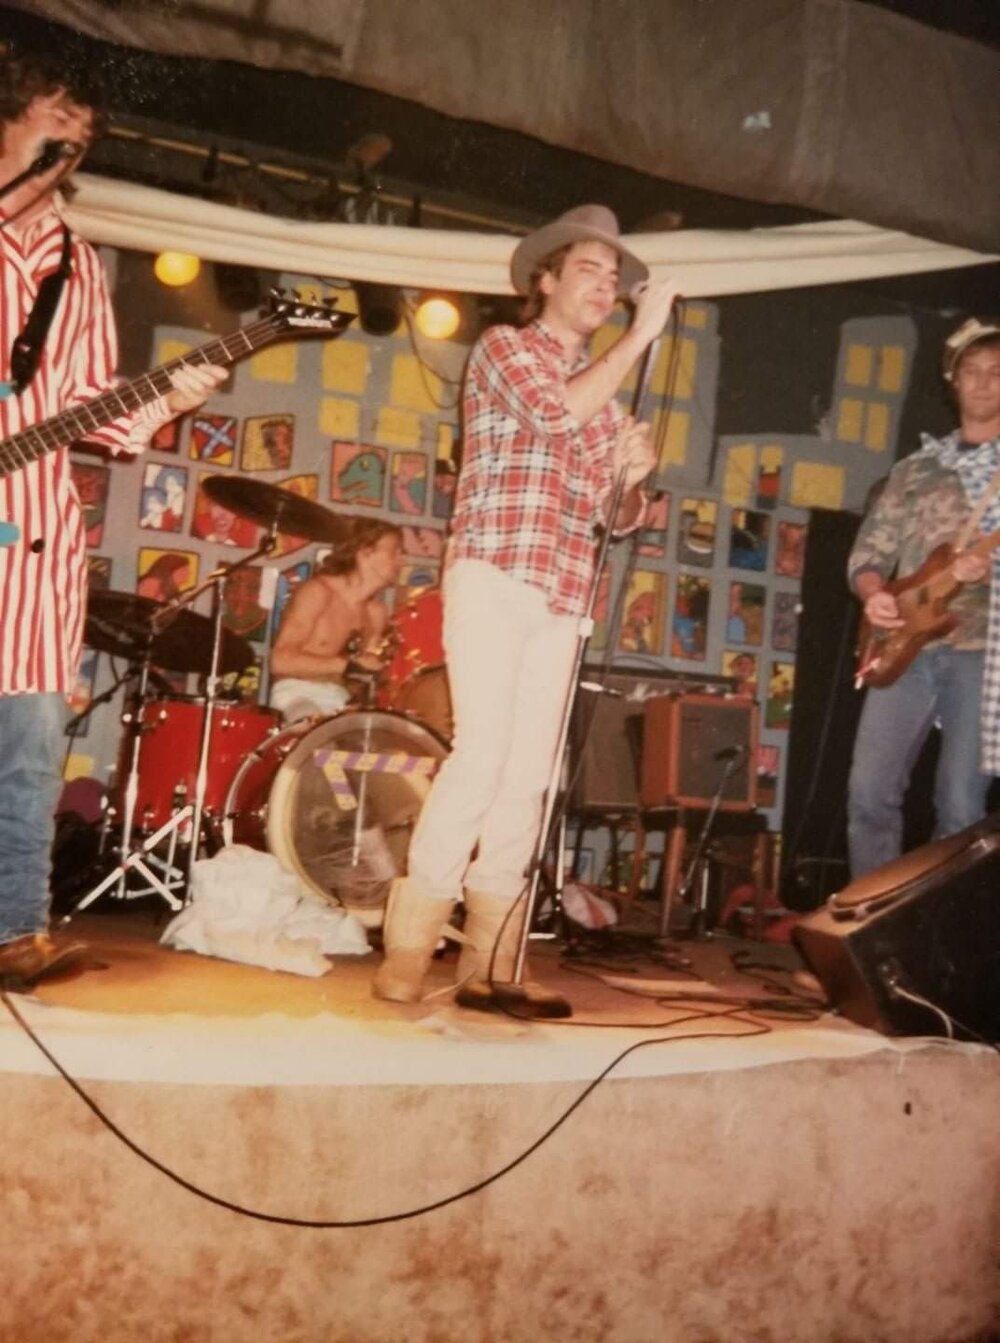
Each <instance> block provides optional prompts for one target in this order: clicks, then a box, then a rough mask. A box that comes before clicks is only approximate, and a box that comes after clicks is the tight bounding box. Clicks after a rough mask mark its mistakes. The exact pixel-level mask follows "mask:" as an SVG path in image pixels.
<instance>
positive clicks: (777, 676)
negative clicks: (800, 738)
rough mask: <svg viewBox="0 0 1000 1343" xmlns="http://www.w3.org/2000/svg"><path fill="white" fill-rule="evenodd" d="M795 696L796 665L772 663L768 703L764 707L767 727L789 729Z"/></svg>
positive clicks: (791, 663) (768, 686) (792, 663)
mask: <svg viewBox="0 0 1000 1343" xmlns="http://www.w3.org/2000/svg"><path fill="white" fill-rule="evenodd" d="M794 696H795V663H794V662H772V663H771V675H770V678H769V679H768V683H767V701H766V703H765V705H764V724H765V726H766V727H774V728H788V727H790V726H791V723H792V702H793V699H794Z"/></svg>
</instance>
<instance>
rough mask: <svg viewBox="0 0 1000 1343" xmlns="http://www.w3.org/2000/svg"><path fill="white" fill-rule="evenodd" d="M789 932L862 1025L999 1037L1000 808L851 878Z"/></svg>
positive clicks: (894, 1031)
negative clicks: (951, 833)
mask: <svg viewBox="0 0 1000 1343" xmlns="http://www.w3.org/2000/svg"><path fill="white" fill-rule="evenodd" d="M794 940H795V943H796V945H797V947H798V949H799V951H800V952H801V953H802V956H803V959H804V960H805V962H806V964H807V965H808V966H809V968H810V969H811V970H812V971H813V973H814V974H815V975H816V976H817V978H818V979H819V980H820V982H821V983H822V985H823V987H824V988H825V990H826V993H827V997H828V999H829V1001H830V1003H831V1005H832V1006H833V1007H835V1008H836V1009H837V1010H838V1011H839V1012H840V1013H841V1014H842V1015H843V1016H845V1017H848V1018H850V1020H851V1021H855V1022H857V1023H858V1024H859V1025H862V1026H870V1027H872V1028H873V1029H875V1030H877V1031H881V1032H882V1033H883V1034H885V1035H947V1034H949V1033H950V1032H953V1033H954V1034H955V1035H956V1036H957V1037H958V1038H960V1039H976V1038H980V1039H984V1040H989V1041H997V1040H1000V813H994V814H993V815H992V816H990V817H988V818H987V819H986V820H985V821H981V822H979V824H977V825H974V826H970V827H969V828H968V829H967V830H963V831H961V832H960V833H959V834H957V835H951V836H949V837H948V838H947V839H940V840H936V841H934V842H933V843H931V844H925V845H923V846H922V847H921V848H919V849H914V850H913V851H912V853H908V854H904V856H903V857H902V858H898V859H896V860H895V861H894V862H892V863H887V864H886V865H885V866H884V867H880V868H878V869H877V870H876V871H874V872H869V873H867V874H866V875H865V876H863V877H860V878H858V880H857V881H853V882H851V884H850V885H849V886H846V887H845V888H844V889H843V890H842V891H840V892H838V893H837V894H835V895H832V896H831V897H830V899H829V900H828V901H827V903H826V905H825V906H824V907H823V908H822V909H820V910H817V911H816V912H815V913H814V914H809V915H807V917H805V918H804V919H802V921H801V922H800V923H799V924H798V925H797V927H796V929H795V932H794Z"/></svg>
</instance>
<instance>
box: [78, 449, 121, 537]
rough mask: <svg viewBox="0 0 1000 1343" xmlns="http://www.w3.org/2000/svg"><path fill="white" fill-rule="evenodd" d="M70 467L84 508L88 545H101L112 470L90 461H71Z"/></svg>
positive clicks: (84, 523) (81, 505)
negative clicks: (93, 464)
mask: <svg viewBox="0 0 1000 1343" xmlns="http://www.w3.org/2000/svg"><path fill="white" fill-rule="evenodd" d="M69 469H70V475H71V476H72V478H73V484H74V486H75V487H76V493H77V497H78V498H79V500H80V507H81V508H82V509H83V525H84V527H85V528H86V531H87V545H88V546H99V545H100V544H101V541H102V540H103V539H104V515H105V512H106V511H107V506H108V485H109V482H110V480H111V470H110V468H109V467H107V466H91V465H90V463H89V462H70V464H69Z"/></svg>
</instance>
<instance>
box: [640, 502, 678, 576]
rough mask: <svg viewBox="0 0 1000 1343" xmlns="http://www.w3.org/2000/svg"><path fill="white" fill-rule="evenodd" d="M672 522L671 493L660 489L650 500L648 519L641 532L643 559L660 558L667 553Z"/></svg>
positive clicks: (641, 553)
mask: <svg viewBox="0 0 1000 1343" xmlns="http://www.w3.org/2000/svg"><path fill="white" fill-rule="evenodd" d="M669 522H670V495H669V494H667V493H666V492H665V491H662V490H661V491H660V492H659V493H658V494H657V495H655V496H654V498H652V499H651V500H650V501H649V505H648V507H647V509H646V521H645V524H644V526H643V528H642V530H641V531H640V533H639V551H638V553H639V554H640V555H641V556H642V558H643V559H647V560H660V559H663V557H664V556H665V555H666V553H667V526H668V524H669Z"/></svg>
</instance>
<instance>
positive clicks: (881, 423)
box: [865, 401, 889, 452]
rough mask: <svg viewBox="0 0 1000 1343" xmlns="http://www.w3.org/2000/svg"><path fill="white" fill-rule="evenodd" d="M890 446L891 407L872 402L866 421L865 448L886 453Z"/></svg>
mask: <svg viewBox="0 0 1000 1343" xmlns="http://www.w3.org/2000/svg"><path fill="white" fill-rule="evenodd" d="M888 446H889V407H888V406H887V405H886V404H885V403H884V402H883V401H870V402H869V403H868V415H867V418H866V419H865V447H866V448H871V450H872V452H885V450H886V448H887V447H888Z"/></svg>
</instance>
